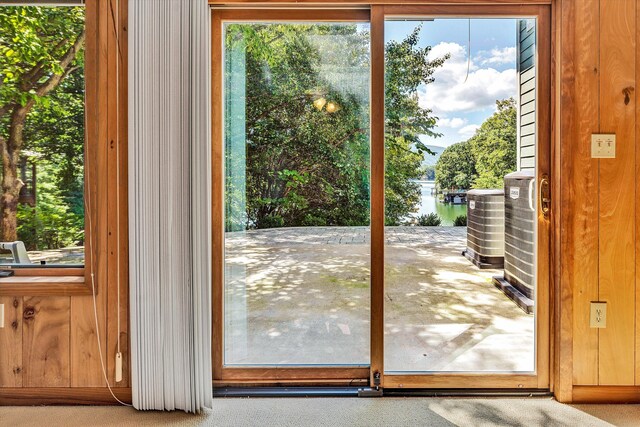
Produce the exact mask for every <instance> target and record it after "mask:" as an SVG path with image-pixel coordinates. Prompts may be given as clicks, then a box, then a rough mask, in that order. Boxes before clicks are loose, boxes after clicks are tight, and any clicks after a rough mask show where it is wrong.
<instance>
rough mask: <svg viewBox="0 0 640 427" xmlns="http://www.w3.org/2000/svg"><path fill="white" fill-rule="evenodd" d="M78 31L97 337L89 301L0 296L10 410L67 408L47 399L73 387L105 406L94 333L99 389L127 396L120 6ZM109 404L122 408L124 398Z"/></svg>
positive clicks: (104, 3)
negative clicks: (24, 403) (120, 364)
mask: <svg viewBox="0 0 640 427" xmlns="http://www.w3.org/2000/svg"><path fill="white" fill-rule="evenodd" d="M86 22H87V42H86V66H85V77H86V89H87V103H86V116H87V126H86V134H87V144H86V146H85V156H86V158H87V162H89V165H90V166H89V167H88V168H87V169H88V170H87V173H88V174H89V175H88V179H87V181H88V182H87V186H88V187H89V188H90V195H91V197H90V204H89V207H90V214H91V221H92V227H93V233H92V236H93V266H94V268H93V272H94V274H95V284H96V289H97V297H96V302H97V312H98V323H99V330H96V326H95V318H94V306H93V297H92V295H74V294H69V295H66V296H65V295H62V296H60V295H59V294H58V295H57V296H48V295H46V292H43V295H41V296H34V295H33V292H32V293H31V295H28V296H27V295H6V294H4V295H0V303H4V304H5V312H6V315H5V325H6V327H5V328H3V329H0V350H1V351H0V404H2V403H13V404H16V403H19V402H20V401H19V400H18V399H17V398H15V397H13V396H16V395H17V396H23V397H24V398H27V397H28V398H31V399H32V400H31V402H43V403H47V402H49V403H51V402H59V401H73V399H72V400H69V399H70V397H69V395H68V393H65V392H59V390H54V389H59V388H81V389H82V390H83V393H85V394H86V395H87V397H86V399H85V400H84V401H85V402H99V401H101V400H103V401H106V402H108V401H113V400H110V397H109V394H107V393H106V389H104V387H106V384H105V380H104V375H103V372H102V365H101V361H100V354H99V350H98V341H97V335H98V334H97V332H99V336H100V342H101V347H102V355H103V360H104V364H105V367H106V369H107V373H108V378H109V382H110V383H111V385H112V387H116V388H119V389H128V388H129V364H128V361H129V338H128V295H129V292H128V285H127V280H128V279H127V278H128V269H127V266H128V252H127V242H128V230H127V210H126V206H127V185H126V184H127V158H126V154H127V144H126V135H127V134H126V130H127V108H126V107H127V86H126V82H127V70H126V58H127V44H126V26H127V2H126V0H96V1H91V2H87V3H86ZM118 165H119V166H118ZM118 174H119V176H120V178H119V180H118ZM118 181H119V185H118ZM118 225H120V226H118ZM118 232H119V235H118ZM118 236H119V238H118ZM90 261H91V255H90V254H89V253H87V254H86V262H87V264H88V263H89V262H90ZM118 261H120V262H119V263H118ZM118 274H119V275H120V281H118ZM87 285H89V286H90V283H87ZM118 285H119V289H118ZM118 297H119V298H120V314H121V319H120V328H119V329H118V322H117V309H118V304H117V302H118ZM118 334H120V338H121V352H122V353H123V359H124V372H123V381H121V382H119V383H115V353H116V346H117V337H118ZM17 388H22V389H24V393H23V392H20V391H19V390H17ZM45 389H46V390H45ZM29 390H31V391H29ZM47 390H49V391H47ZM91 390H93V391H91ZM100 390H102V391H104V392H100ZM58 394H59V395H60V396H63V397H60V398H58V397H56V395H58ZM64 396H66V397H64ZM119 396H120V398H125V399H126V396H127V393H125V394H124V395H123V394H122V393H119ZM76 401H77V400H76Z"/></svg>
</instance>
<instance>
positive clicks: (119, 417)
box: [0, 398, 640, 427]
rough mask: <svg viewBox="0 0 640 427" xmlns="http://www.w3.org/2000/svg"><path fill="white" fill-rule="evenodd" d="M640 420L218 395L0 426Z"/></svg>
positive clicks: (553, 408)
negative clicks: (192, 404) (175, 407)
mask: <svg viewBox="0 0 640 427" xmlns="http://www.w3.org/2000/svg"><path fill="white" fill-rule="evenodd" d="M156 425H167V426H216V427H225V426H233V427H242V426H261V427H270V426H285V427H286V426H296V427H297V426H303V427H313V426H328V427H336V426H385V427H386V426H474V427H476V426H478V427H480V426H526V427H530V426H545V427H546V426H571V427H573V426H576V427H578V426H579V427H588V426H610V425H618V426H639V425H640V405H574V406H569V405H562V404H560V403H557V402H555V401H554V400H552V399H550V398H530V399H486V398H483V399H480V398H477V399H472V398H465V399H454V398H382V399H373V398H372V399H365V398H288V399H267V398H251V399H237V398H234V399H231V398H228V399H215V403H214V408H213V411H208V412H207V413H205V414H202V415H189V414H185V413H182V412H136V411H134V410H132V409H130V408H124V407H60V406H58V407H53V406H49V407H0V426H3V427H4V426H16V427H17V426H29V427H33V426H156Z"/></svg>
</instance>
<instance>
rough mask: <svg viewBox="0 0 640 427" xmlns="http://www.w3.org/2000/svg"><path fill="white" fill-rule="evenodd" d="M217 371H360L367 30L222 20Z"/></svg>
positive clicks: (366, 294) (365, 269) (365, 356)
mask: <svg viewBox="0 0 640 427" xmlns="http://www.w3.org/2000/svg"><path fill="white" fill-rule="evenodd" d="M223 61H224V63H223V67H224V73H223V81H224V83H223V90H224V136H223V141H224V167H225V173H224V185H225V189H224V191H225V194H224V203H225V208H224V209H225V212H224V215H225V218H224V219H225V222H224V227H225V236H224V289H223V291H224V325H223V330H224V365H225V366H232V367H233V366H256V365H368V364H369V352H370V351H369V335H370V319H369V316H370V303H369V301H370V246H369V240H370V239H369V225H370V209H369V200H370V164H369V163H370V143H369V120H370V119H369V85H370V78H369V74H370V52H369V25H368V24H355V23H286V22H247V23H225V24H224V25H223Z"/></svg>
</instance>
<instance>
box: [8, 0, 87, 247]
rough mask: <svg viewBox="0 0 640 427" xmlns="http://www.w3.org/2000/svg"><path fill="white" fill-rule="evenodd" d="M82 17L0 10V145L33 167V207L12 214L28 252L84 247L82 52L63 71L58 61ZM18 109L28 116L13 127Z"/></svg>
mask: <svg viewBox="0 0 640 427" xmlns="http://www.w3.org/2000/svg"><path fill="white" fill-rule="evenodd" d="M84 15H85V11H84V7H36V6H20V7H0V27H1V28H2V32H0V141H2V142H3V143H5V144H6V145H7V146H8V147H13V148H11V149H13V150H14V152H16V153H17V155H16V158H18V159H19V158H22V157H24V156H27V157H28V158H29V160H30V161H31V162H35V163H36V174H37V180H36V183H37V184H36V205H35V206H34V207H30V206H24V205H18V207H17V210H18V212H17V234H18V236H17V237H18V239H19V240H22V241H24V242H25V245H26V246H27V248H28V249H29V250H34V249H39V250H43V249H54V248H60V247H63V246H68V245H73V244H83V239H84V238H83V233H84V205H83V196H84V178H83V174H84V95H85V93H84V70H83V69H84V52H83V50H82V49H81V50H80V51H79V52H77V53H75V54H74V56H73V57H71V58H72V59H71V60H70V62H69V63H68V64H66V65H65V68H63V66H62V62H61V58H62V57H63V56H64V55H65V54H67V52H70V49H71V47H72V46H73V45H74V43H76V41H78V40H81V37H82V34H83V33H84V25H85V20H84ZM59 76H62V77H63V78H62V79H61V80H60V82H59V83H57V82H56V83H55V84H51V82H52V80H53V77H56V78H58V77H59ZM23 107H24V108H23ZM19 108H23V109H24V110H25V111H26V113H27V114H26V117H25V118H24V120H22V121H20V122H16V121H15V120H13V118H12V117H11V115H12V113H11V112H12V111H16V109H19ZM11 129H13V132H14V134H19V137H15V136H13V134H11V133H10V130H11ZM17 129H19V131H18V130H17ZM6 160H7V159H5V161H6ZM9 163H11V162H9ZM5 164H7V163H5ZM10 167H12V168H13V167H15V166H10ZM6 172H7V171H5V170H3V171H2V173H3V174H6ZM5 190H6V191H7V192H8V193H11V191H17V190H15V189H5ZM7 210H8V209H7ZM3 231H4V230H3Z"/></svg>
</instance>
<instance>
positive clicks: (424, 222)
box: [416, 212, 442, 227]
mask: <svg viewBox="0 0 640 427" xmlns="http://www.w3.org/2000/svg"><path fill="white" fill-rule="evenodd" d="M416 223H417V224H418V225H420V226H423V227H437V226H439V225H440V224H442V219H441V218H440V217H439V216H438V214H437V213H435V212H431V213H430V214H428V215H420V216H419V217H418V218H416Z"/></svg>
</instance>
